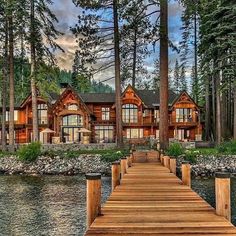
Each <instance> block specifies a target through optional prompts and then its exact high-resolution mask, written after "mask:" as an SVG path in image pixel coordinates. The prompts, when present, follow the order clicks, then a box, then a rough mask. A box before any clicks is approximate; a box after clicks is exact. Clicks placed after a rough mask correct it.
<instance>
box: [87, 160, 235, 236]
mask: <svg viewBox="0 0 236 236" xmlns="http://www.w3.org/2000/svg"><path fill="white" fill-rule="evenodd" d="M139 158H141V156H139ZM85 235H86V236H95V235H106V236H111V235H114V236H116V235H117V236H119V235H122V236H131V235H132V236H140V235H147V236H153V235H165V236H168V235H171V236H175V235H176V236H177V235H188V236H194V235H205V236H209V235H211V236H213V235H218V236H219V235H227V236H233V235H234V236H236V229H235V227H234V226H233V225H232V224H231V223H230V222H229V221H227V220H226V219H225V218H224V217H221V216H217V215H216V213H215V209H214V208H212V207H211V206H210V205H209V204H208V203H207V202H206V201H204V200H203V199H202V198H201V197H200V196H199V195H198V194H197V193H195V192H194V191H193V190H192V189H191V188H189V187H188V186H186V185H183V184H182V181H181V180H180V179H179V178H178V177H176V176H175V175H174V174H172V173H170V171H169V170H168V169H167V168H165V167H163V166H162V165H161V163H160V162H154V163H151V162H147V163H145V162H144V163H133V166H132V167H131V168H129V169H128V173H127V174H125V176H124V178H123V179H122V180H121V184H120V185H119V186H117V187H116V188H115V190H114V191H113V193H112V194H111V196H110V197H109V198H108V200H107V202H106V203H105V204H104V205H103V207H102V210H101V216H98V217H97V218H96V219H95V221H94V222H93V223H92V225H91V226H90V228H89V229H88V230H87V232H86V234H85Z"/></svg>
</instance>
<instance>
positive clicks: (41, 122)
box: [27, 117, 48, 125]
mask: <svg viewBox="0 0 236 236" xmlns="http://www.w3.org/2000/svg"><path fill="white" fill-rule="evenodd" d="M27 124H28V125H32V124H33V119H32V117H28V123H27ZM38 124H39V125H47V124H48V117H39V118H38Z"/></svg>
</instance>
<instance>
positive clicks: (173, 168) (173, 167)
mask: <svg viewBox="0 0 236 236" xmlns="http://www.w3.org/2000/svg"><path fill="white" fill-rule="evenodd" d="M170 172H171V173H173V174H175V175H176V159H175V158H174V157H171V158H170Z"/></svg>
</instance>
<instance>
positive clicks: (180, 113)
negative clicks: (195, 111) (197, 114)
mask: <svg viewBox="0 0 236 236" xmlns="http://www.w3.org/2000/svg"><path fill="white" fill-rule="evenodd" d="M192 121H193V118H192V109H190V108H178V109H176V122H192Z"/></svg>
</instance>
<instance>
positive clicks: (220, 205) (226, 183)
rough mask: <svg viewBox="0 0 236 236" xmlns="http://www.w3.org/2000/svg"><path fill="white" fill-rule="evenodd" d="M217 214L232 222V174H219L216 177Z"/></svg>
mask: <svg viewBox="0 0 236 236" xmlns="http://www.w3.org/2000/svg"><path fill="white" fill-rule="evenodd" d="M215 197H216V214H217V215H220V216H224V217H225V218H226V219H227V220H229V221H231V203H230V202H231V200H230V173H226V172H218V173H216V175H215Z"/></svg>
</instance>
